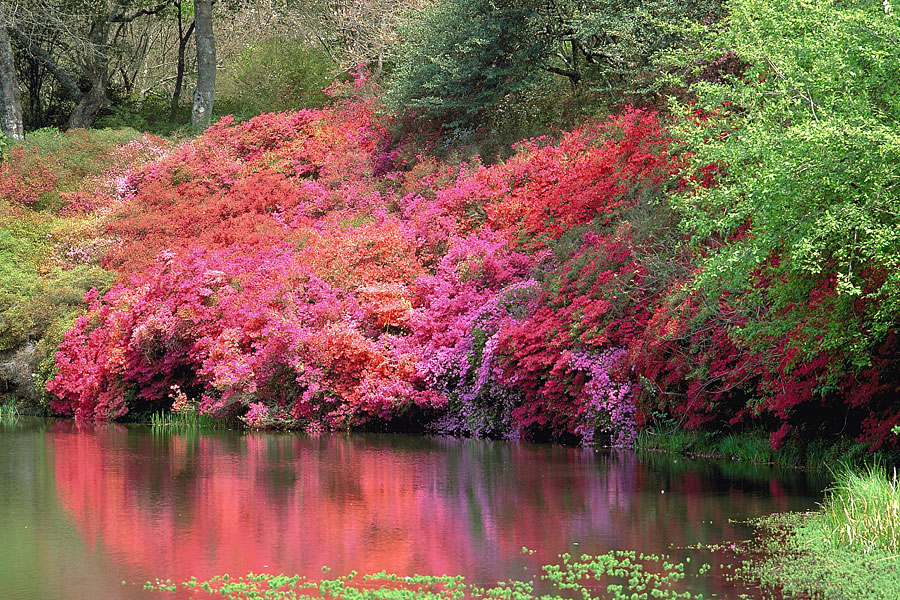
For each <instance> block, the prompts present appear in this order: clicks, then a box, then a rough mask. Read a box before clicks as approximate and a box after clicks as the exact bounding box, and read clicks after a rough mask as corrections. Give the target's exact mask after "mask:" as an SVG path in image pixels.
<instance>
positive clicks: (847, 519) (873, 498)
mask: <svg viewBox="0 0 900 600" xmlns="http://www.w3.org/2000/svg"><path fill="white" fill-rule="evenodd" d="M821 522H822V526H823V528H824V530H825V539H826V540H827V541H828V542H829V543H830V544H832V545H834V546H835V547H843V548H847V549H849V550H852V551H854V552H861V553H863V554H868V553H870V552H872V551H874V550H882V551H885V552H889V553H894V554H896V553H900V482H898V479H897V469H896V467H895V468H894V470H893V473H892V474H888V473H887V471H886V469H885V468H883V467H881V466H870V467H868V468H867V469H865V470H863V471H855V470H852V469H848V468H844V469H843V470H842V471H841V472H839V473H838V474H837V476H836V479H835V482H834V484H833V485H832V487H831V488H830V489H829V491H828V495H827V496H826V498H825V502H824V503H823V505H822V516H821Z"/></svg>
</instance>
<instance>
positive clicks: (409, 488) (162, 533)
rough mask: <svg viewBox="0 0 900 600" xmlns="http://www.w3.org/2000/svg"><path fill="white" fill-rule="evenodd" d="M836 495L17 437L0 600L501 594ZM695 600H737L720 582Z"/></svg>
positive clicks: (34, 425)
mask: <svg viewBox="0 0 900 600" xmlns="http://www.w3.org/2000/svg"><path fill="white" fill-rule="evenodd" d="M826 483H827V481H825V480H824V478H823V477H822V476H820V475H810V474H806V473H802V472H797V471H775V470H770V469H768V468H765V467H757V466H751V465H746V464H741V463H735V462H729V461H710V460H701V459H697V460H690V459H686V458H684V457H679V456H673V455H665V454H654V453H637V452H632V451H624V450H621V451H620V450H605V449H603V450H595V449H584V448H565V447H559V446H549V445H535V444H528V443H513V442H490V441H481V440H465V439H454V438H423V437H412V436H400V435H361V434H352V435H320V436H308V435H296V434H276V433H246V432H238V431H201V432H198V431H196V430H194V431H172V430H160V429H151V428H149V427H145V426H125V425H109V424H98V425H91V424H75V423H74V422H71V421H44V420H38V419H19V420H16V421H9V420H6V421H0V533H2V538H0V539H2V542H3V543H2V544H0V598H3V599H4V600H32V599H38V598H40V599H46V598H67V599H80V598H84V599H91V600H94V599H97V598H151V597H155V598H158V597H160V594H159V593H152V592H146V591H143V590H142V589H141V587H142V585H143V583H144V582H145V581H147V580H153V579H155V578H160V579H166V578H171V579H172V580H175V581H181V580H185V579H188V578H190V577H191V576H197V577H199V578H207V577H211V576H213V575H217V574H223V573H230V574H234V575H238V574H245V573H247V572H249V571H254V572H260V571H265V572H273V573H279V572H285V573H299V574H302V575H306V576H309V577H315V578H320V577H322V567H323V566H327V567H329V568H330V569H331V571H330V572H329V577H331V576H334V575H342V574H346V573H347V572H349V571H351V570H353V569H355V570H357V571H359V572H361V573H369V572H377V571H381V570H382V569H384V570H387V571H388V572H389V573H390V572H392V573H396V574H398V575H409V574H414V573H420V574H433V575H441V574H453V575H457V574H458V575H465V576H466V577H467V579H468V580H469V581H471V582H477V583H482V584H489V583H495V582H497V581H501V580H503V581H506V580H509V579H522V580H528V579H530V578H532V577H534V576H535V575H539V573H540V566H541V565H542V564H549V563H556V562H558V558H557V557H558V555H559V554H560V553H564V552H570V553H572V554H574V555H578V554H580V553H583V552H585V553H592V554H599V553H603V552H606V551H609V550H613V549H628V550H638V551H643V552H654V553H668V554H670V555H672V556H673V557H675V558H679V557H680V558H681V559H683V558H684V557H688V556H698V554H699V553H700V552H701V551H698V550H692V549H688V548H686V547H687V546H691V545H695V544H708V543H718V542H723V541H729V540H737V539H745V538H747V537H749V536H750V535H751V530H750V528H749V527H748V526H747V525H745V524H742V523H739V522H735V521H736V520H744V519H748V518H751V517H756V516H760V515H764V514H768V513H772V512H779V511H788V510H805V509H809V508H813V507H814V506H815V503H816V502H818V501H821V497H822V494H821V491H822V488H823V487H824V486H825V485H826ZM523 547H525V548H528V549H530V550H533V551H534V552H533V553H530V552H529V553H523V551H522V549H523ZM706 559H707V560H709V556H707V557H706ZM717 560H719V559H718V558H714V559H713V560H711V561H710V562H713V561H717ZM699 562H700V560H695V561H694V562H693V563H692V564H694V565H697V564H698V563H699ZM716 566H718V565H717V564H716ZM537 585H538V587H540V585H541V584H540V583H539V582H538V584H537ZM686 586H687V587H688V588H691V589H692V591H700V592H703V593H705V594H707V595H708V596H709V595H713V596H714V597H721V598H737V597H738V596H739V595H740V594H741V593H743V592H745V590H742V589H738V588H737V587H734V586H735V584H733V583H729V582H728V581H727V580H726V578H725V577H723V576H721V575H715V574H713V575H711V576H707V577H703V578H694V579H693V580H692V583H690V584H686Z"/></svg>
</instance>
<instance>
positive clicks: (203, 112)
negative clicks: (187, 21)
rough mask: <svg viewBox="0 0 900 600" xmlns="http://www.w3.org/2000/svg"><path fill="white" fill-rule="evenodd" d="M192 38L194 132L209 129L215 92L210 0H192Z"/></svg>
mask: <svg viewBox="0 0 900 600" xmlns="http://www.w3.org/2000/svg"><path fill="white" fill-rule="evenodd" d="M194 25H195V27H194V36H195V40H196V43H197V87H196V88H195V89H194V106H193V110H192V111H191V125H192V126H193V128H194V130H195V131H202V130H204V129H206V128H207V127H209V124H210V121H211V120H212V109H213V97H214V95H215V90H216V41H215V38H214V37H213V23H212V0H194Z"/></svg>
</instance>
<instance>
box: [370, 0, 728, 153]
mask: <svg viewBox="0 0 900 600" xmlns="http://www.w3.org/2000/svg"><path fill="white" fill-rule="evenodd" d="M720 12H721V3H720V2H719V0H692V1H691V2H682V1H675V0H654V1H652V2H646V1H636V0H574V1H564V2H543V1H540V0H528V1H526V2H510V1H504V2H499V3H498V2H485V1H484V0H436V1H432V2H429V3H427V4H426V5H425V7H424V8H418V7H417V8H414V9H410V10H408V11H407V13H406V14H405V17H404V18H401V20H400V27H399V38H400V41H399V42H398V43H397V44H396V46H395V48H394V53H393V56H392V63H393V71H392V72H391V74H390V77H389V79H388V82H387V88H388V101H389V105H390V106H391V107H393V108H394V109H395V110H400V111H402V110H408V109H412V110H413V111H415V112H417V113H418V114H422V115H428V116H430V117H433V118H436V119H437V120H438V121H439V122H440V123H441V124H442V125H443V126H445V127H447V128H449V129H450V130H452V132H453V134H454V136H456V137H465V136H466V134H471V133H472V132H473V130H477V129H478V128H485V129H487V128H490V130H491V134H490V135H496V134H497V133H498V132H503V131H504V130H505V129H508V128H510V127H513V128H515V129H516V131H517V132H519V134H520V135H521V132H522V131H528V130H529V129H531V128H534V127H535V126H538V125H539V126H541V127H544V128H546V126H547V124H548V116H549V115H551V114H554V113H557V112H559V113H561V114H556V115H554V117H553V119H552V122H554V123H560V122H566V121H568V120H569V119H571V118H572V117H573V116H575V118H582V119H583V117H584V115H592V116H594V115H596V113H595V112H594V111H595V110H596V108H595V107H596V105H598V104H600V105H603V106H605V109H606V110H607V111H608V110H609V109H611V108H613V107H616V106H618V105H621V104H622V103H624V102H634V101H636V100H646V99H652V98H653V97H654V93H653V92H652V90H651V87H652V85H653V83H654V80H655V79H656V78H657V76H658V71H657V69H656V67H655V66H654V64H653V61H652V57H653V56H654V55H655V54H656V53H658V52H660V51H662V50H664V49H667V48H670V47H673V46H678V45H680V44H682V43H683V42H684V40H685V37H686V36H685V35H684V24H685V23H687V22H693V21H701V20H704V21H707V22H709V21H711V20H715V19H716V18H717V17H718V15H719V14H720ZM548 99H549V101H548ZM573 112H574V113H577V114H576V115H573V114H572V113H573ZM570 122H571V121H570Z"/></svg>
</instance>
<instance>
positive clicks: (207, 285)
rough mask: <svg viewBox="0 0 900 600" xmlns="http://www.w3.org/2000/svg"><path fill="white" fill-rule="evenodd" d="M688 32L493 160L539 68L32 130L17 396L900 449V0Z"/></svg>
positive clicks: (24, 190) (811, 9) (7, 229)
mask: <svg viewBox="0 0 900 600" xmlns="http://www.w3.org/2000/svg"><path fill="white" fill-rule="evenodd" d="M461 4H471V3H461ZM458 8H459V7H457V9H458ZM620 8H621V7H620ZM457 9H455V10H457ZM448 10H449V9H448ZM439 14H443V13H439ZM453 14H455V13H453ZM636 14H637V13H636ZM651 16H652V15H651ZM688 16H691V15H688ZM693 16H695V17H696V16H697V15H693ZM426 17H428V15H427V14H425V15H424V16H422V15H420V16H419V20H420V22H417V23H418V25H417V27H420V28H421V27H426V26H427V22H425V24H424V25H423V24H422V23H423V22H424V21H427V18H426ZM429 18H430V17H429ZM510 18H512V17H510ZM648 18H649V17H648ZM423 20H424V21H423ZM649 22H652V23H655V24H656V26H657V28H660V31H669V30H668V29H666V28H664V27H662V25H659V22H658V20H657V21H649ZM410 26H411V25H410ZM485 27H487V25H485ZM679 27H680V29H679V34H678V36H674V35H672V36H669V37H668V38H666V42H665V44H663V42H660V46H661V47H662V46H665V47H664V48H663V49H662V50H660V49H659V48H653V49H651V50H653V53H652V56H651V57H650V58H646V60H643V59H642V60H643V62H641V63H640V64H641V69H640V73H639V75H640V77H638V78H637V79H628V76H627V75H628V72H629V71H628V70H627V69H624V70H622V71H620V72H618V71H617V72H615V73H613V72H612V71H611V70H610V69H611V67H610V66H609V65H606V67H603V65H600V64H599V63H598V64H597V65H593V66H592V68H594V69H595V70H594V74H595V75H596V77H597V78H598V80H599V79H603V78H606V80H607V81H612V80H614V81H615V82H616V85H617V86H620V87H621V86H630V88H629V89H631V91H632V92H633V93H630V94H623V93H619V94H618V95H616V96H614V98H616V99H618V101H617V102H612V101H611V100H609V92H608V90H607V91H605V92H603V94H601V95H594V96H591V95H590V94H586V96H582V99H583V98H585V97H587V98H594V112H595V113H601V114H596V115H594V118H591V119H588V120H586V121H582V122H581V123H580V124H567V125H566V126H565V127H562V126H559V125H558V126H555V127H549V128H546V133H545V134H543V135H538V136H536V137H526V138H525V139H522V140H521V141H519V142H516V143H515V144H512V145H509V146H507V147H505V148H504V149H502V151H498V152H497V153H496V154H494V155H491V156H483V157H480V156H477V155H473V154H471V153H463V154H460V153H457V154H454V153H453V152H452V149H453V140H454V139H455V138H454V136H460V135H462V133H461V132H464V131H468V132H469V133H472V134H473V135H476V134H477V133H478V131H479V127H481V128H482V129H484V131H486V132H487V133H486V134H485V137H484V138H483V139H485V140H489V139H490V138H491V137H492V136H493V137H495V138H496V136H498V135H500V133H502V132H498V131H493V132H492V131H491V123H492V122H493V121H492V119H495V118H497V119H499V118H500V117H498V116H497V115H498V114H500V112H502V110H501V109H504V107H506V106H507V105H508V103H509V102H512V101H513V100H514V99H515V98H516V97H518V96H516V94H520V95H521V97H522V98H525V99H524V100H522V102H523V104H521V106H522V107H525V108H523V109H522V111H523V112H522V113H521V114H525V113H526V112H527V110H532V109H533V108H534V106H536V105H535V104H533V103H532V104H527V106H526V104H524V103H526V101H527V102H531V101H532V100H534V98H535V97H537V96H536V95H535V93H534V92H535V90H538V89H540V87H539V86H538V87H531V88H529V90H530V91H527V90H526V91H523V90H521V89H517V90H504V89H503V86H504V85H507V84H508V79H506V77H507V75H509V74H502V73H501V74H499V75H498V76H497V78H496V80H495V81H488V82H482V84H483V85H488V86H494V87H493V88H490V89H494V90H495V91H496V92H497V93H496V94H493V95H492V94H488V93H484V94H481V95H479V96H478V98H479V100H478V102H479V103H481V104H480V106H481V107H482V108H483V109H484V110H481V109H479V110H470V108H471V107H463V108H460V107H461V106H462V105H461V104H460V103H459V102H457V100H460V98H457V97H456V96H448V95H443V96H440V98H443V99H445V100H447V102H444V103H441V102H438V101H435V100H434V98H433V97H429V98H431V99H428V98H419V99H418V100H416V98H415V97H410V96H408V94H409V90H410V89H440V86H438V85H437V84H438V83H441V84H442V85H443V84H446V83H447V80H446V77H447V74H446V73H443V74H442V73H440V72H425V71H423V70H422V69H412V67H408V65H407V63H402V62H397V64H394V65H392V67H391V68H392V70H391V73H390V75H389V76H388V77H387V79H386V80H385V83H384V85H383V87H379V85H376V84H375V83H373V81H374V78H373V77H372V76H371V73H369V72H367V71H365V70H364V69H361V70H358V71H356V72H355V73H354V74H353V75H352V76H351V78H350V79H348V80H346V81H344V82H343V83H340V87H341V89H342V90H344V93H343V98H341V99H337V98H334V99H332V100H330V101H329V102H328V103H326V104H324V105H322V106H321V107H319V108H304V109H302V110H297V111H286V112H272V113H263V114H260V115H259V116H256V117H253V118H250V119H247V120H244V121H240V122H238V121H235V119H234V118H231V117H224V118H222V119H221V120H220V121H219V122H218V123H216V124H214V125H213V126H212V127H211V128H209V129H208V130H207V131H206V132H204V133H203V134H201V135H199V136H198V137H196V138H193V139H190V140H187V141H183V142H180V143H175V142H170V141H167V140H164V139H161V138H156V137H153V136H147V135H143V136H142V135H141V134H138V133H137V132H134V131H131V132H119V131H117V132H113V131H110V130H96V131H90V132H84V131H83V130H82V131H72V132H67V133H65V134H49V133H45V134H43V136H44V137H43V138H42V137H41V135H40V134H32V135H31V136H29V137H28V139H26V143H25V144H24V145H21V146H14V147H13V148H12V149H11V150H8V151H7V152H6V154H5V156H4V161H3V163H2V166H0V253H2V254H3V257H4V260H3V262H2V265H0V269H2V271H0V311H2V317H0V351H3V357H5V358H3V360H5V361H6V362H5V363H4V362H3V361H0V367H4V368H6V370H7V371H9V370H11V369H12V367H10V366H9V365H12V364H13V363H14V362H15V361H14V359H13V358H11V357H13V355H14V354H15V353H16V352H21V350H22V348H26V347H30V348H32V349H31V350H30V352H31V353H32V355H30V356H31V357H30V358H28V360H29V361H30V362H29V363H28V364H30V365H32V369H33V374H32V377H33V379H34V383H33V386H32V389H33V390H34V392H33V393H32V394H31V396H29V397H25V396H22V395H21V394H20V396H19V399H20V400H19V401H20V402H21V403H22V404H23V406H24V407H26V408H28V407H30V409H31V410H43V411H45V412H47V413H50V414H56V415H65V416H73V417H75V418H76V419H93V420H121V419H126V420H127V419H137V420H141V419H144V420H145V419H147V418H148V416H149V415H150V414H151V413H154V412H157V411H160V410H163V411H173V412H184V413H194V412H199V413H202V414H206V415H210V416H212V417H214V418H216V419H222V420H226V421H228V422H231V423H241V424H243V425H244V426H247V427H254V428H277V429H299V430H306V431H322V430H348V429H352V430H360V429H366V430H379V431H382V430H391V431H412V432H433V433H450V434H457V435H467V436H478V437H497V438H523V439H531V440H554V441H561V442H567V443H583V444H592V443H597V444H611V445H617V446H625V445H630V444H632V443H633V442H634V440H635V438H636V436H637V435H638V434H639V432H640V431H642V430H645V429H647V428H649V427H654V426H658V425H659V424H661V423H663V424H668V425H671V426H676V427H682V428H687V429H695V430H700V431H748V430H749V431H755V432H762V433H763V434H764V435H766V436H768V439H769V442H770V443H771V445H772V447H773V448H776V449H777V448H779V447H781V446H783V445H784V444H787V443H794V442H797V441H798V440H800V441H802V440H810V439H820V440H821V439H825V440H829V439H837V438H839V437H840V438H843V439H851V440H855V441H857V442H860V443H863V444H865V445H866V447H867V448H869V449H872V450H875V449H888V450H889V449H895V448H896V447H897V440H898V436H897V435H896V434H895V433H894V432H892V429H894V430H896V429H897V427H898V426H900V404H898V402H897V397H898V392H900V359H898V357H900V338H898V329H897V326H898V317H900V292H898V290H900V287H898V283H900V192H898V183H900V137H898V131H900V130H898V128H897V125H898V123H900V83H898V79H897V77H896V74H897V73H898V72H900V53H898V52H897V44H898V43H900V42H898V40H900V24H898V21H897V17H896V16H895V15H894V13H893V10H892V8H891V6H890V4H889V3H887V2H885V3H884V4H882V3H881V2H875V1H874V0H872V1H868V0H866V1H860V0H852V1H848V2H841V3H833V2H821V1H818V0H774V1H768V2H763V1H761V0H732V1H730V2H727V3H726V4H725V5H724V6H723V7H721V13H720V14H717V15H716V18H714V19H712V18H710V19H706V20H702V19H701V20H697V21H694V23H693V24H689V23H687V22H681V23H680V25H679ZM487 30H490V31H493V29H491V28H490V27H487ZM416 31H417V32H419V36H418V37H416V36H409V37H408V38H405V39H406V42H404V43H406V44H407V45H406V46H404V47H402V48H401V50H402V51H398V53H397V54H396V57H397V59H396V60H397V61H400V59H402V58H403V57H406V58H407V59H408V60H410V61H413V60H414V59H415V55H416V52H417V51H418V52H423V51H425V50H427V47H426V46H427V45H426V44H425V41H421V40H425V39H426V38H427V36H426V35H425V34H423V33H421V29H417V30H416ZM660 35H661V34H660ZM670 38H671V39H670ZM647 39H650V38H647ZM654 39H656V38H654ZM660 39H661V38H660ZM416 40H419V41H418V42H417V41H416ZM413 43H419V44H420V46H419V47H411V46H410V45H409V44H413ZM456 47H457V49H459V45H457V46H456ZM573 47H574V46H573ZM501 50H502V48H500V49H497V51H498V52H499V51H501ZM460 52H462V51H460ZM573 52H574V50H573ZM648 52H649V50H648ZM463 55H464V56H463V58H465V53H464V52H463ZM456 58H459V57H456ZM507 58H508V59H509V61H510V62H509V65H510V69H511V70H510V71H509V73H511V74H513V75H509V76H516V77H518V75H515V73H517V71H516V69H514V68H513V67H514V66H516V65H517V64H518V63H515V62H514V61H513V60H512V58H510V57H509V56H507ZM635 60H637V59H635ZM410 64H412V63H410ZM497 64H500V63H497ZM504 64H505V63H504ZM636 64H637V63H636ZM601 67H603V68H605V69H606V70H603V68H601ZM517 68H518V67H517ZM636 72H637V71H635V70H632V71H631V74H632V75H634V73H636ZM454 73H456V74H457V75H458V74H459V73H460V71H459V69H457V70H455V71H454ZM651 75H652V79H653V82H649V83H648V79H651ZM587 76H588V74H586V75H585V77H587ZM353 77H355V79H353ZM523 77H524V76H523ZM440 78H444V79H442V80H441V81H438V82H435V79H440ZM610 78H613V79H610ZM638 79H639V81H638ZM466 81H467V82H468V83H466V85H476V86H477V85H478V81H474V82H473V81H470V80H466ZM519 81H522V82H526V81H529V80H527V79H525V78H522V79H520V80H519ZM423 82H424V83H423ZM451 83H452V81H451ZM429 85H430V86H431V87H428V86H429ZM453 85H462V83H460V82H458V81H457V82H456V83H454V84H453ZM523 85H524V84H523ZM535 85H536V86H537V84H535ZM648 86H650V87H648ZM651 88H652V89H651ZM647 90H650V91H647ZM482 91H484V90H482ZM403 94H407V96H403ZM603 95H605V96H606V97H607V99H606V100H605V101H604V103H603V104H602V107H603V108H602V110H600V108H599V107H600V106H601V103H600V100H598V98H600V97H601V96H603ZM397 98H401V99H402V98H406V99H405V100H401V101H399V104H398V100H397ZM410 98H412V99H410ZM511 98H512V99H513V100H511ZM529 98H530V99H531V100H528V99H529ZM464 99H465V98H462V100H464ZM450 100H452V102H450ZM462 100H460V102H462ZM540 101H541V102H546V101H547V98H546V96H543V97H542V99H540ZM400 105H405V106H406V107H407V108H406V109H403V110H401V107H400ZM526 109H527V110H526ZM498 111H499V112H498ZM567 118H568V117H567ZM563 121H564V120H563V119H562V117H560V120H558V123H563ZM519 130H520V131H522V130H523V128H520V129H519ZM431 131H434V132H435V135H433V136H431V135H428V134H427V132H431ZM89 146H90V147H89ZM448 149H449V150H448ZM26 362H27V361H26ZM4 376H5V377H6V379H7V381H11V377H10V376H8V375H4Z"/></svg>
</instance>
